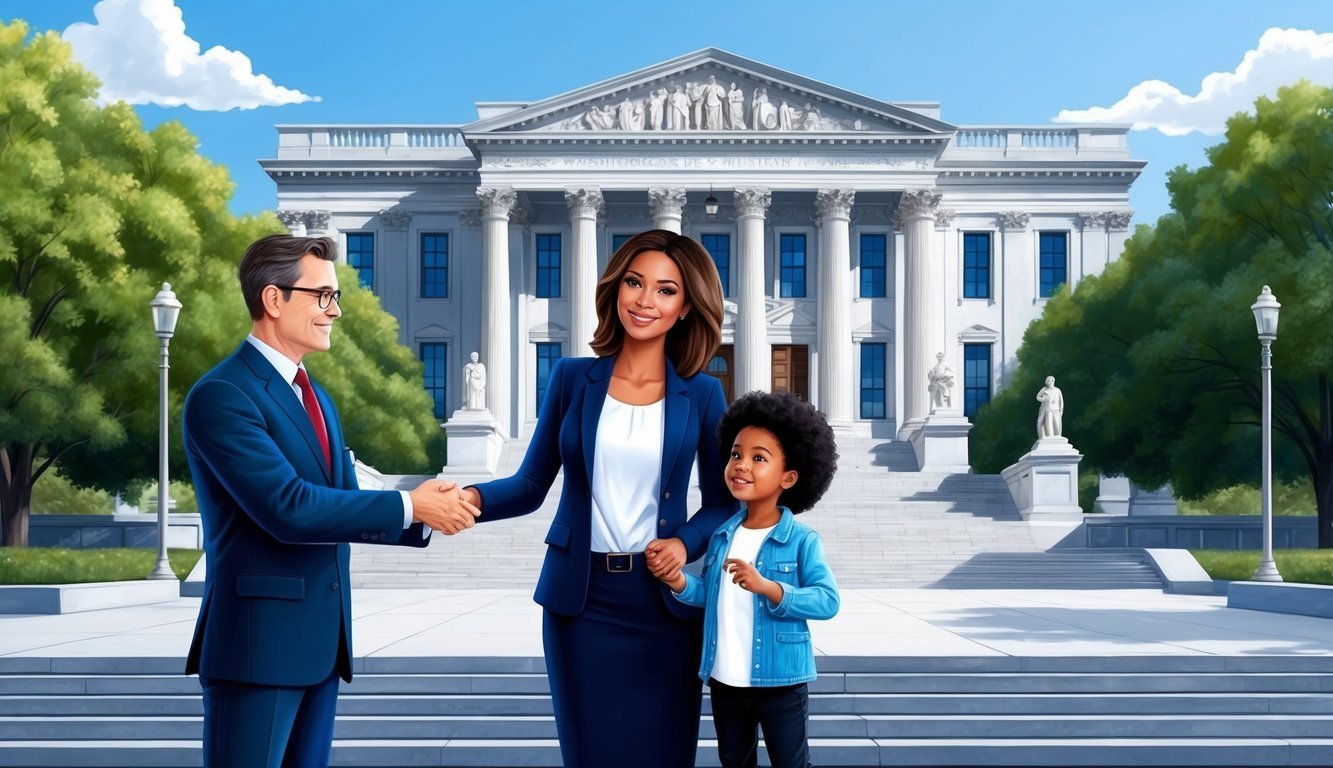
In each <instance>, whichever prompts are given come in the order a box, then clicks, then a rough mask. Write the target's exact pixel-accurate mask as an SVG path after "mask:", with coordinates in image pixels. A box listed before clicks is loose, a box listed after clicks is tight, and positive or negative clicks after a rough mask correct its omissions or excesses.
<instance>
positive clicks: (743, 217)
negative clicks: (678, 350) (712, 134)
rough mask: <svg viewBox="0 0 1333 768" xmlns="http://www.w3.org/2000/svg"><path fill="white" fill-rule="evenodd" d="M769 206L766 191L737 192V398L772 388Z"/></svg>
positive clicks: (769, 198)
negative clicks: (766, 278)
mask: <svg viewBox="0 0 1333 768" xmlns="http://www.w3.org/2000/svg"><path fill="white" fill-rule="evenodd" d="M772 202H773V195H772V193H771V192H769V191H768V190H767V189H763V188H746V189H737V190H736V204H735V206H734V208H733V210H734V211H735V215H736V230H737V241H738V242H737V249H736V255H737V268H736V305H737V307H736V308H737V314H736V344H735V346H734V348H733V352H734V358H735V365H736V369H735V378H734V379H733V381H734V382H735V395H736V397H740V396H741V395H743V394H745V393H746V392H752V391H754V390H756V389H757V390H761V391H764V392H768V391H769V390H771V389H772V388H773V351H772V348H771V347H769V345H768V322H767V320H766V315H767V312H766V311H765V303H764V215H765V214H766V213H767V212H768V206H769V205H770V204H771V203H772Z"/></svg>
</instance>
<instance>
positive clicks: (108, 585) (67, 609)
mask: <svg viewBox="0 0 1333 768" xmlns="http://www.w3.org/2000/svg"><path fill="white" fill-rule="evenodd" d="M180 588H181V587H180V581H179V580H177V579H157V580H151V581H150V580H147V579H145V580H142V581H99V582H93V583H90V584H16V585H3V586H0V614H8V613H20V614H56V613H78V612H79V611H100V610H102V609H104V608H124V607H127V606H132V605H151V604H153V603H167V602H171V601H172V600H176V599H178V598H179V597H180Z"/></svg>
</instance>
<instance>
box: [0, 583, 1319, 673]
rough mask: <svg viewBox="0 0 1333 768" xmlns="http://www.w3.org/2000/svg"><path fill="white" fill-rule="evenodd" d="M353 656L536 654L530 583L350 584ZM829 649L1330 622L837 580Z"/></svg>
mask: <svg viewBox="0 0 1333 768" xmlns="http://www.w3.org/2000/svg"><path fill="white" fill-rule="evenodd" d="M198 608H199V599H198V598H181V599H179V600H175V601H172V602H168V603H160V604H156V605H148V606H140V607H133V608H116V609H108V610H102V611H89V612H83V613H72V614H65V615H59V616H3V617H0V659H12V658H15V657H28V658H77V657H126V658H128V657H181V658H183V657H184V656H185V653H186V650H187V649H188V647H189V641H190V635H191V632H192V630H193V627H194V620H195V615H196V613H197V612H198ZM353 611H354V613H355V618H354V623H353V629H354V633H355V640H354V642H355V647H356V652H357V655H358V656H362V657H379V658H393V657H427V656H540V655H541V630H540V625H541V613H540V609H539V608H538V607H537V606H536V605H535V604H534V603H533V602H532V599H531V592H530V590H526V589H524V590H517V589H509V590H469V591H463V590H439V589H435V590H426V589H396V590H389V589H378V590H377V589H361V590H358V591H357V592H356V593H355V594H354V599H353ZM812 631H813V634H814V638H815V646H816V649H817V652H818V653H820V654H823V655H833V656H881V657H899V656H906V657H916V656H920V657H930V656H939V657H996V656H1012V657H1042V656H1047V657H1056V656H1085V657H1086V656H1094V657H1095V656H1108V657H1109V656H1135V655H1173V656H1182V657H1184V656H1192V657H1208V656H1236V655H1256V656H1259V655H1279V656H1328V655H1333V620H1329V619H1319V618H1312V617H1306V616H1295V615H1287V614H1277V613H1266V612H1259V611H1247V610H1240V609H1234V608H1227V607H1226V598H1224V597H1217V596H1193V595H1170V594H1165V593H1162V592H1158V591H1155V590H1147V589H1133V590H1092V591H1073V590H999V589H992V590H944V589H871V588H864V589H845V590H843V607H842V611H841V613H839V615H838V616H837V617H835V618H834V619H833V620H831V621H827V622H815V623H814V624H813V626H812Z"/></svg>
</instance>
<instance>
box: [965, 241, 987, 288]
mask: <svg viewBox="0 0 1333 768" xmlns="http://www.w3.org/2000/svg"><path fill="white" fill-rule="evenodd" d="M990 247H991V240H990V233H989V232H965V233H963V298H965V299H989V298H990Z"/></svg>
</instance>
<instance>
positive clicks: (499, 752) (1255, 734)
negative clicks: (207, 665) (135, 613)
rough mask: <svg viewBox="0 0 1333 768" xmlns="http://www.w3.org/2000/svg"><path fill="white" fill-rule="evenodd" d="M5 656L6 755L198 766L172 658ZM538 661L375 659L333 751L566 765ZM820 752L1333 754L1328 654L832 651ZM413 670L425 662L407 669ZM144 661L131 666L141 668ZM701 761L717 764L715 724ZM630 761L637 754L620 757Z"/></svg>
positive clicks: (820, 701) (192, 717)
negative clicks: (36, 661)
mask: <svg viewBox="0 0 1333 768" xmlns="http://www.w3.org/2000/svg"><path fill="white" fill-rule="evenodd" d="M20 662H21V660H18V659H13V660H0V766H16V765H43V766H70V767H73V766H198V765H200V764H201V756H200V745H199V741H198V739H199V731H200V728H201V723H202V720H201V718H202V703H201V700H200V695H199V685H198V681H197V680H195V679H193V678H184V677H180V676H178V675H176V674H173V673H172V670H174V669H175V668H177V667H178V666H179V664H180V661H179V660H172V659H165V660H157V661H151V660H140V661H138V662H136V661H135V660H124V659H105V660H97V659H84V660H77V661H71V662H66V663H64V664H62V665H57V666H58V667H63V669H62V671H63V672H64V674H43V673H40V672H38V671H36V670H35V669H34V668H33V667H32V665H31V664H24V663H20ZM541 663H542V662H541V660H540V659H527V658H402V659H365V660H360V661H359V662H358V664H359V666H360V667H361V668H363V669H365V670H366V671H364V672H362V673H359V674H358V676H357V679H356V680H355V681H354V682H353V683H352V684H350V685H346V686H344V687H343V690H342V695H341V697H340V700H339V706H338V721H337V725H336V730H335V748H334V761H333V764H334V765H363V766H385V767H388V766H407V765H438V766H444V765H448V766H476V767H478V768H480V767H481V766H520V765H522V766H527V765H534V766H555V765H559V763H560V759H559V750H558V745H557V743H556V742H555V730H554V729H555V725H554V720H553V719H552V716H551V701H550V698H549V696H548V694H547V684H546V678H545V675H544V674H541V672H540V671H539V670H540V668H541ZM820 668H821V675H820V678H819V679H818V680H817V681H816V682H815V683H813V684H812V685H811V699H810V704H811V721H810V733H811V743H812V750H813V760H814V762H815V763H816V764H818V765H822V766H834V767H836V766H860V765H871V766H878V765H947V766H992V765H1047V766H1076V765H1088V766H1120V765H1139V766H1175V765H1207V766H1239V765H1273V766H1276V765H1330V764H1333V658H1326V657H1289V656H1288V657H1273V656H1235V657H1226V656H1212V657H1204V656H1182V657H1170V656H1143V657H1134V656H1129V657H1029V658H1014V657H1005V656H997V657H956V658H950V657H924V658H917V657H911V658H908V657H903V658H892V657H890V658H865V657H821V658H820ZM412 669H420V670H422V671H421V672H420V673H409V672H408V670H412ZM136 670H137V672H136ZM704 712H705V716H704V719H703V722H702V723H701V728H700V739H701V741H700V748H699V765H700V766H716V765H717V758H716V749H715V744H714V742H713V741H712V738H713V735H714V731H713V724H712V721H711V719H710V717H709V715H708V713H709V706H708V700H707V697H705V699H704ZM627 765H632V762H631V763H627Z"/></svg>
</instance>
